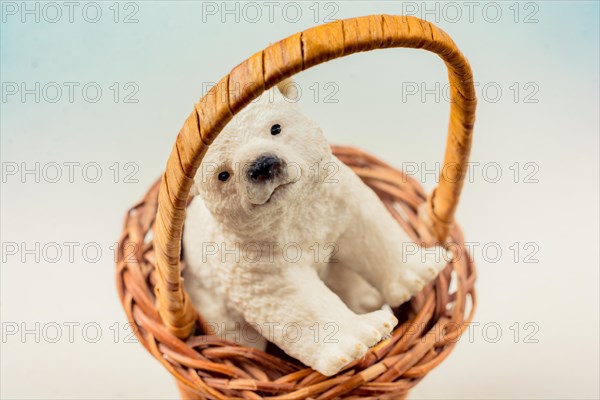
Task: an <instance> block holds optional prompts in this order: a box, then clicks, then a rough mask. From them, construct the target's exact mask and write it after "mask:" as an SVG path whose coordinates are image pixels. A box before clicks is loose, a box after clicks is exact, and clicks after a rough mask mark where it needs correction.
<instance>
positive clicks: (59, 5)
mask: <svg viewBox="0 0 600 400" xmlns="http://www.w3.org/2000/svg"><path fill="white" fill-rule="evenodd" d="M139 10H140V6H139V3H137V2H134V1H127V2H118V1H114V2H111V1H107V2H104V1H101V2H95V1H85V2H80V1H62V2H57V1H48V2H45V1H44V2H42V1H3V2H2V4H1V6H0V12H1V13H2V18H1V20H2V23H11V22H18V23H22V24H25V23H49V24H56V23H61V22H62V23H70V24H72V23H75V22H85V23H90V24H95V23H98V22H100V21H102V20H109V21H112V22H114V23H116V24H117V23H124V24H137V23H138V22H139V19H138V13H139Z"/></svg>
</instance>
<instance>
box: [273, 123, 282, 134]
mask: <svg viewBox="0 0 600 400" xmlns="http://www.w3.org/2000/svg"><path fill="white" fill-rule="evenodd" d="M280 133H281V125H279V124H275V125H273V126H272V127H271V135H273V136H275V135H279V134H280Z"/></svg>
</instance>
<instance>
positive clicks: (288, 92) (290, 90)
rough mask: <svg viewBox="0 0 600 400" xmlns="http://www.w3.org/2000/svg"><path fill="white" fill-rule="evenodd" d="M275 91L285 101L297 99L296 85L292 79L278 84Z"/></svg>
mask: <svg viewBox="0 0 600 400" xmlns="http://www.w3.org/2000/svg"><path fill="white" fill-rule="evenodd" d="M277 89H278V90H279V92H280V93H281V94H282V95H283V97H285V98H287V99H290V100H296V99H297V98H298V84H297V83H296V82H295V81H294V80H293V79H292V78H287V79H284V80H282V81H281V82H279V83H278V84H277Z"/></svg>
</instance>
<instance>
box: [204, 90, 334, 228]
mask: <svg viewBox="0 0 600 400" xmlns="http://www.w3.org/2000/svg"><path fill="white" fill-rule="evenodd" d="M294 93H297V92H295V86H294V85H293V83H292V82H290V81H288V82H284V84H281V85H279V86H278V87H277V88H276V89H275V88H274V89H271V90H268V91H266V92H264V93H263V94H262V95H261V96H260V97H259V98H258V99H256V100H255V101H253V102H252V103H250V104H249V105H247V106H246V107H245V108H244V109H243V110H242V111H240V112H239V113H238V114H237V115H235V116H234V117H233V119H232V120H231V121H230V122H229V123H228V124H227V126H226V127H225V128H224V129H223V130H222V132H221V133H220V135H219V136H218V137H217V138H216V139H215V141H214V142H213V143H212V144H211V146H210V147H209V149H208V151H207V153H206V154H205V156H204V158H203V161H202V164H201V165H200V168H199V169H198V172H197V174H196V178H195V182H194V186H193V187H192V194H197V195H200V196H201V197H202V198H203V199H204V203H205V204H206V207H207V208H208V209H209V210H210V211H211V212H212V214H213V215H214V217H215V218H216V219H217V220H218V221H219V222H220V223H221V224H224V225H225V226H226V227H227V228H228V229H230V230H232V231H238V232H247V233H249V232H253V233H259V232H257V230H261V229H263V230H267V229H270V228H273V227H272V226H270V225H273V224H274V223H275V221H276V220H277V219H279V218H278V217H281V216H282V215H284V214H285V213H286V212H290V211H291V210H295V209H299V208H301V207H306V204H307V202H312V201H314V197H315V196H318V193H317V192H318V190H316V189H317V187H318V185H320V184H321V183H322V182H323V179H324V175H325V174H323V173H319V171H321V170H322V166H323V164H325V163H329V162H330V161H331V159H332V154H331V149H330V147H329V144H328V143H327V141H326V140H325V137H324V135H323V132H322V131H321V129H320V128H319V126H318V125H317V124H316V123H315V122H314V121H312V120H311V119H310V118H308V117H307V116H305V115H304V114H303V113H302V112H301V111H300V108H299V106H298V104H296V102H295V100H293V99H292V97H291V96H292V95H294ZM294 97H295V98H296V99H297V96H294Z"/></svg>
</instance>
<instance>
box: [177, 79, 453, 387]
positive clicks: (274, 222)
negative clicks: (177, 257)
mask: <svg viewBox="0 0 600 400" xmlns="http://www.w3.org/2000/svg"><path fill="white" fill-rule="evenodd" d="M293 89H294V86H293V85H290V83H289V82H287V83H286V84H285V85H283V86H282V85H280V86H279V87H278V89H271V90H268V91H266V92H265V93H263V94H262V95H261V97H260V98H259V99H257V100H255V101H254V102H253V103H251V104H249V105H248V106H247V107H246V108H245V109H243V110H242V111H240V112H239V113H238V114H237V115H236V116H234V117H233V119H232V120H231V121H230V122H229V124H228V125H227V126H226V127H225V128H224V129H223V131H222V132H221V134H220V135H219V136H218V137H217V138H216V139H215V141H214V142H213V143H212V145H211V146H210V148H209V149H208V151H207V153H206V155H205V156H204V159H203V162H202V165H201V166H200V168H199V170H198V172H197V174H196V177H195V182H194V185H193V188H192V194H193V195H198V196H196V197H195V198H194V199H193V200H192V202H191V204H190V205H189V208H188V210H187V216H186V220H185V225H184V233H183V245H184V260H185V263H186V268H185V269H184V271H183V276H184V284H185V288H186V290H187V292H188V293H189V295H190V299H191V301H192V303H193V304H194V306H195V307H196V308H197V309H198V310H200V311H201V314H202V316H203V317H204V319H205V320H206V321H207V324H209V326H210V327H211V328H212V330H213V331H214V332H215V333H216V334H217V335H219V336H221V337H222V338H225V339H229V340H233V341H236V342H238V343H240V344H242V345H245V346H251V347H255V348H258V349H264V348H265V346H266V341H267V340H268V341H271V342H273V343H275V344H276V345H277V346H279V347H280V348H281V349H282V350H284V351H285V352H286V353H287V354H288V355H290V356H292V357H294V358H296V359H298V360H300V361H301V362H303V363H304V364H305V365H307V366H310V367H312V368H313V369H315V370H317V371H319V372H320V373H322V374H323V375H327V376H331V375H334V374H336V373H337V372H339V371H340V370H341V369H342V368H343V367H344V366H346V365H347V364H349V363H350V362H352V361H353V360H356V359H358V358H360V357H362V356H364V355H365V353H366V352H367V350H368V348H369V347H371V346H374V345H375V344H376V343H378V342H379V341H380V340H381V339H382V338H384V337H386V336H387V335H389V334H390V333H391V331H392V329H393V328H394V326H395V325H396V324H397V320H396V318H395V317H394V315H393V314H392V312H391V311H390V309H389V308H385V307H383V308H382V306H383V305H384V303H386V304H388V305H390V306H391V307H395V306H398V305H400V304H401V303H404V302H405V301H407V300H409V299H410V298H411V296H413V295H415V294H416V293H418V292H419V291H420V290H421V289H422V288H423V286H424V285H425V284H427V283H428V282H429V281H431V280H432V279H434V278H435V277H436V275H437V274H438V273H439V271H440V270H441V269H442V268H443V267H444V266H445V265H446V261H445V258H446V255H445V252H444V250H443V249H442V248H441V247H435V248H433V251H432V249H431V248H430V249H428V251H427V252H407V251H403V248H405V247H406V246H403V244H407V243H411V241H410V239H409V238H408V236H407V235H406V233H405V232H404V231H403V230H402V229H401V228H400V227H399V225H398V224H397V222H395V221H394V220H393V218H392V217H391V215H390V214H389V212H388V211H387V210H386V208H385V206H384V205H383V203H382V202H381V201H380V200H379V198H378V197H377V195H376V194H375V193H374V192H373V191H372V190H371V189H370V188H369V187H367V186H366V185H365V184H364V183H363V182H362V181H361V180H360V178H359V177H358V176H357V175H356V174H355V173H354V172H353V171H352V170H351V169H350V168H349V167H347V166H346V165H345V164H343V163H342V162H341V161H340V160H338V159H337V158H336V157H335V156H334V155H333V154H332V152H331V149H330V146H329V145H328V143H327V141H326V140H325V137H324V135H323V133H322V131H321V129H320V128H319V126H318V125H317V124H316V123H315V122H313V121H312V120H311V119H309V118H308V117H306V116H305V115H303V114H302V113H301V111H300V109H299V107H298V105H297V104H295V103H294V102H293V101H291V100H290V99H289V98H288V97H289V91H290V90H293ZM286 95H287V96H288V97H286ZM413 247H414V248H416V246H413Z"/></svg>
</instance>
